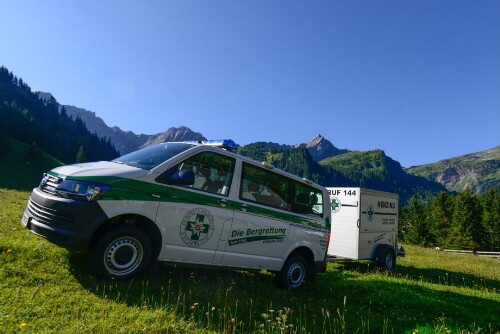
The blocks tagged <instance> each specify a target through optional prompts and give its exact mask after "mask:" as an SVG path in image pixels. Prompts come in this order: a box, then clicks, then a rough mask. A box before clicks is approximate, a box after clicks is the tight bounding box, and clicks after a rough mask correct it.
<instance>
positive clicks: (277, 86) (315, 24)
mask: <svg viewBox="0 0 500 334" xmlns="http://www.w3.org/2000/svg"><path fill="white" fill-rule="evenodd" d="M0 41H1V42H0V45H1V46H0V65H3V66H5V67H7V68H8V69H9V70H10V71H12V72H14V74H15V75H17V76H18V77H21V78H22V79H23V80H24V81H26V82H27V83H28V84H29V85H30V87H31V88H32V89H33V90H35V91H38V90H40V91H46V92H50V93H52V94H53V95H54V96H55V97H56V98H57V99H58V101H59V102H60V103H62V104H69V105H75V106H78V107H81V108H85V109H87V110H91V111H93V112H95V113H96V114H97V115H98V116H100V117H101V118H102V119H103V120H104V121H105V122H106V123H107V124H108V125H109V126H114V125H116V126H119V127H120V128H121V129H123V130H131V131H133V132H135V133H145V134H155V133H158V132H163V131H165V130H166V129H168V128H169V127H179V126H187V127H189V128H191V129H192V130H193V131H197V132H201V133H202V134H203V135H204V136H205V137H207V138H209V139H219V138H232V139H234V140H235V141H236V142H237V143H239V144H242V145H244V144H248V143H251V142H256V141H271V142H277V143H280V144H296V143H299V142H306V141H308V140H310V139H312V138H313V137H314V136H316V135H317V134H322V135H323V136H325V137H326V138H327V139H328V140H330V141H331V142H332V143H333V144H334V145H335V146H337V147H339V148H347V149H350V150H372V149H376V148H380V149H383V150H384V151H385V152H386V154H387V155H389V156H390V157H392V158H393V159H395V160H398V161H399V162H401V164H402V165H403V166H406V167H409V166H411V165H420V164H424V163H430V162H435V161H438V160H441V159H445V158H450V157H454V156H458V155H462V154H466V153H472V152H476V151H481V150H485V149H488V148H492V147H495V146H497V145H500V1H498V0H478V1H472V0H470V1H464V0H418V1H417V0H392V1H385V0H380V1H379V0H366V1H363V0H359V1H358V0H352V1H351V0H349V1H347V0H342V1H341V0H332V1H321V0H317V1H316V0H315V1H294V0H286V1H278V0H275V1H270V0H265V1H264V0H261V1H259V0H251V1H250V0H248V1H243V0H242V1H237V0H233V1H207V0H198V1H196V0H192V1H160V0H158V1H118V0H116V1H108V0H101V1H93V0H87V1H64V0H52V1H51V0H48V1H14V0H2V1H0Z"/></svg>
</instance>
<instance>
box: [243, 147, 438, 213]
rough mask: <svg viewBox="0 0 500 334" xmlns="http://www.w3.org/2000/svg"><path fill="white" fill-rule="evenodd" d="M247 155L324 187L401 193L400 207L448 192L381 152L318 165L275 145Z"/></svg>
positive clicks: (303, 152)
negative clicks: (361, 188)
mask: <svg viewBox="0 0 500 334" xmlns="http://www.w3.org/2000/svg"><path fill="white" fill-rule="evenodd" d="M239 152H240V153H241V154H243V155H246V156H249V157H251V158H254V159H256V160H261V161H265V162H268V163H270V164H272V165H274V166H276V167H278V168H281V169H283V170H286V171H287V172H290V173H292V174H296V175H299V176H301V177H305V178H308V179H311V180H313V181H315V182H317V183H319V184H321V185H323V186H330V187H364V188H371V189H376V190H382V191H388V192H395V193H398V194H399V196H400V203H401V204H405V203H406V202H407V201H408V199H409V198H410V197H411V196H413V195H417V196H418V197H420V198H431V197H433V196H435V195H436V194H437V193H439V192H440V191H445V190H446V189H445V188H444V187H443V186H442V185H440V184H438V183H436V182H432V181H428V180H426V179H424V178H422V177H418V176H414V175H409V174H407V173H406V172H405V171H404V170H403V168H402V167H401V165H400V164H399V163H398V162H397V161H394V160H393V159H391V158H389V157H387V156H386V155H385V153H384V152H383V151H381V150H375V151H368V152H347V153H343V154H341V155H337V156H335V157H331V158H327V159H324V160H321V161H320V162H319V163H318V162H316V161H314V159H313V158H312V156H311V154H310V153H309V149H308V148H306V146H303V145H302V146H298V147H291V146H286V145H278V144H274V143H263V142H260V143H254V144H249V145H246V146H243V147H241V148H240V149H239Z"/></svg>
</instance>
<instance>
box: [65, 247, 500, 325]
mask: <svg viewBox="0 0 500 334" xmlns="http://www.w3.org/2000/svg"><path fill="white" fill-rule="evenodd" d="M70 262H71V268H72V269H71V270H72V274H73V275H74V276H75V277H76V278H77V280H78V281H79V282H80V284H81V285H82V286H83V287H84V288H85V289H86V290H87V291H89V292H91V293H93V294H95V295H96V296H98V297H100V298H104V299H109V300H112V301H115V302H116V303H124V304H126V305H129V306H133V307H144V306H147V307H149V308H152V309H164V310H167V311H170V312H174V313H175V314H178V315H180V316H184V317H185V318H186V319H191V320H193V321H195V322H198V323H199V325H200V326H206V324H207V323H206V316H205V315H207V314H211V317H212V319H213V320H215V321H214V323H219V326H218V327H217V326H216V327H215V328H212V329H214V330H216V331H223V329H225V328H226V327H224V326H225V325H224V323H226V322H227V321H229V320H228V319H232V318H234V319H236V321H237V322H238V323H240V328H239V331H240V332H249V331H255V330H256V329H257V328H258V326H259V325H261V326H263V325H264V324H265V323H266V320H267V319H270V318H269V316H276V315H277V314H278V312H282V313H285V312H288V314H287V320H286V321H288V323H292V324H293V325H294V326H295V327H296V328H304V329H305V331H304V332H312V333H315V332H326V333H329V332H342V331H343V328H345V332H347V333H350V332H356V331H358V332H366V333H369V332H384V331H385V332H394V333H401V332H406V331H410V332H411V331H413V330H414V329H415V328H417V326H425V325H426V324H430V325H431V327H432V326H438V325H439V324H440V323H442V321H443V319H445V320H444V321H445V322H446V325H447V326H452V328H455V329H457V330H461V329H467V330H471V331H474V330H477V329H478V328H479V327H480V328H483V329H488V332H489V331H490V329H492V331H493V332H495V331H498V330H500V302H498V301H494V300H491V299H487V298H481V297H477V296H471V295H470V293H469V295H467V294H466V293H465V294H459V293H456V292H452V291H450V289H449V284H447V283H446V282H439V279H438V278H437V277H439V276H446V272H444V271H442V270H434V269H416V268H412V267H399V268H398V269H397V271H396V272H395V273H393V274H382V275H380V271H379V270H378V269H375V268H374V266H373V264H372V263H368V262H345V263H341V264H338V265H336V266H335V267H330V268H329V270H328V271H327V272H326V273H323V274H319V275H318V277H317V278H316V281H315V282H314V283H311V284H307V285H306V286H305V287H304V288H302V289H300V290H298V291H295V292H291V291H283V290H280V289H277V288H276V287H275V279H274V275H273V274H271V273H268V272H265V271H260V272H247V271H230V270H217V269H215V270H214V269H193V268H187V267H171V266H165V265H161V264H160V265H158V266H155V268H154V269H153V270H151V271H149V272H147V273H145V274H144V275H143V276H142V277H141V278H139V279H136V280H131V281H115V280H103V279H97V278H95V277H93V276H92V275H90V274H88V267H87V258H86V255H84V254H71V255H70ZM462 276H464V275H463V274H459V273H449V272H448V277H449V278H450V281H451V278H453V280H454V281H455V280H457V281H460V280H462ZM396 278H397V279H396ZM400 278H403V280H401V279H400ZM458 278H460V279H458ZM464 279H465V281H467V282H474V281H478V280H479V279H478V278H477V277H474V276H472V275H468V276H467V277H464ZM420 280H424V281H432V282H433V283H435V284H437V285H438V286H437V288H436V289H431V288H427V287H425V286H422V285H419V284H418V281H420ZM448 283H449V282H448ZM482 284H485V285H491V286H498V282H496V281H492V280H488V281H483V283H482ZM465 287H466V288H473V289H474V288H476V286H475V285H474V284H472V283H471V284H469V285H466V286H465ZM271 310H273V311H271ZM273 312H274V313H273ZM490 327H491V328H490ZM432 328H434V327H432Z"/></svg>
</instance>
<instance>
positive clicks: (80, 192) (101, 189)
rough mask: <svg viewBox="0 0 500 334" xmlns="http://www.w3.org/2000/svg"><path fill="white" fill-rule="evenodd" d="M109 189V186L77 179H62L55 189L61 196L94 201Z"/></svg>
mask: <svg viewBox="0 0 500 334" xmlns="http://www.w3.org/2000/svg"><path fill="white" fill-rule="evenodd" d="M110 189H111V186H108V185H105V184H100V183H94V182H86V181H77V180H63V181H62V182H61V183H59V185H58V186H57V187H56V189H55V191H56V192H57V193H58V194H59V195H61V196H62V197H66V198H72V199H87V201H96V200H98V199H100V198H101V197H102V196H104V194H106V193H107V192H108V191H109V190H110Z"/></svg>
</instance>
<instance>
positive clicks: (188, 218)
mask: <svg viewBox="0 0 500 334" xmlns="http://www.w3.org/2000/svg"><path fill="white" fill-rule="evenodd" d="M213 233H214V217H213V216H212V214H211V213H210V211H208V210H205V209H202V208H196V209H192V210H190V211H188V213H186V215H185V216H184V218H182V221H181V225H180V237H181V239H182V241H183V242H184V243H185V244H186V245H188V246H191V247H198V246H201V245H203V244H204V243H205V242H207V241H208V240H209V239H210V237H211V236H212V234H213Z"/></svg>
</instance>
